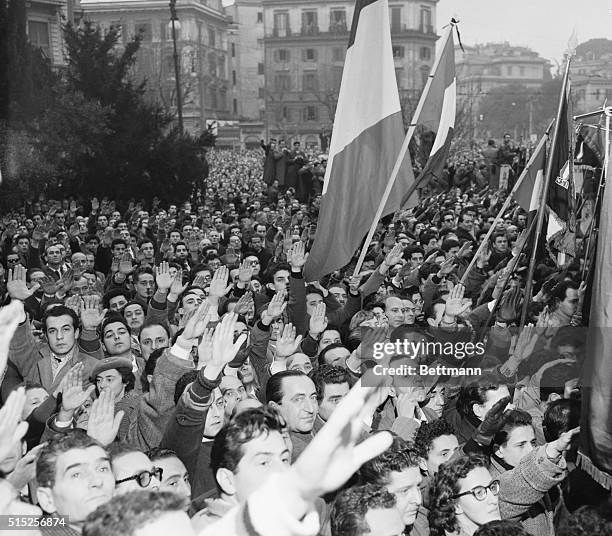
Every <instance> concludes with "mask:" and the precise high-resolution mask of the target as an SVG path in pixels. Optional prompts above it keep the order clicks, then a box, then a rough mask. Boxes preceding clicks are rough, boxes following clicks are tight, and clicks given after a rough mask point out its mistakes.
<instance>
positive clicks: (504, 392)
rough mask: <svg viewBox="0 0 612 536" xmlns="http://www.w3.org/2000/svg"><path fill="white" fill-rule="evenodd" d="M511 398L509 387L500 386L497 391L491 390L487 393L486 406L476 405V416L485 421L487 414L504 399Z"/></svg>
mask: <svg viewBox="0 0 612 536" xmlns="http://www.w3.org/2000/svg"><path fill="white" fill-rule="evenodd" d="M509 396H510V391H508V386H507V385H500V386H499V387H498V388H497V389H490V390H488V391H487V392H486V393H485V403H484V404H474V414H475V415H476V417H478V418H479V419H480V420H481V421H482V420H483V419H484V417H485V415H486V414H487V412H488V411H489V410H490V409H491V408H492V407H493V406H494V405H495V404H496V403H497V402H499V401H500V400H501V399H502V398H506V397H509Z"/></svg>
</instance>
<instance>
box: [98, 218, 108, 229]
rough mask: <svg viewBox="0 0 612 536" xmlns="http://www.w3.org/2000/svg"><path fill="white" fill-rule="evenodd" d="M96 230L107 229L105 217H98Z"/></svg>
mask: <svg viewBox="0 0 612 536" xmlns="http://www.w3.org/2000/svg"><path fill="white" fill-rule="evenodd" d="M97 224H98V229H106V228H107V227H108V218H107V217H106V216H98V219H97Z"/></svg>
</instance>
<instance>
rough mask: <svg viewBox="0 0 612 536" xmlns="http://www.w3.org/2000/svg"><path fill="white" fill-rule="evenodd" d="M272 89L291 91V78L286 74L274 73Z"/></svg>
mask: <svg viewBox="0 0 612 536" xmlns="http://www.w3.org/2000/svg"><path fill="white" fill-rule="evenodd" d="M274 87H275V88H276V91H289V90H290V89H291V76H290V75H289V74H288V73H276V76H275V77H274Z"/></svg>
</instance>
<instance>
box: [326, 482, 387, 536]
mask: <svg viewBox="0 0 612 536" xmlns="http://www.w3.org/2000/svg"><path fill="white" fill-rule="evenodd" d="M396 504H397V503H396V499H395V495H393V494H392V493H389V491H387V490H386V489H385V488H384V487H383V486H380V485H377V484H364V485H362V486H353V487H352V488H348V489H345V490H343V491H341V492H340V493H338V495H337V497H336V499H335V501H334V504H333V505H332V509H331V513H330V523H331V533H332V536H363V535H366V534H370V530H371V529H370V527H369V526H368V523H367V521H366V514H367V513H368V511H369V510H373V509H376V508H384V509H391V508H395V507H396Z"/></svg>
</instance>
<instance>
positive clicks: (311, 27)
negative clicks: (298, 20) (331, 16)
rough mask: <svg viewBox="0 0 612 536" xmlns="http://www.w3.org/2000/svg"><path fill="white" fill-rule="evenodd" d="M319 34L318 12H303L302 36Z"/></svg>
mask: <svg viewBox="0 0 612 536" xmlns="http://www.w3.org/2000/svg"><path fill="white" fill-rule="evenodd" d="M318 33H319V24H318V20H317V12H316V11H314V10H310V11H302V34H304V35H317V34H318Z"/></svg>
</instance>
